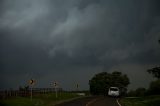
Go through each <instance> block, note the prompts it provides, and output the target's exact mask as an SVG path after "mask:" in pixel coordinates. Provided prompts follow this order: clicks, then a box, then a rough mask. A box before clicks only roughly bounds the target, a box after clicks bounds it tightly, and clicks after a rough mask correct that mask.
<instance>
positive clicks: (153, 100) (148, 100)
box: [120, 95, 160, 106]
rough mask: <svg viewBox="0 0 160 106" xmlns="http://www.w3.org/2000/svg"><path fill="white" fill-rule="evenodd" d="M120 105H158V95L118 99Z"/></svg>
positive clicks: (159, 105) (159, 98)
mask: <svg viewBox="0 0 160 106" xmlns="http://www.w3.org/2000/svg"><path fill="white" fill-rule="evenodd" d="M120 103H121V105H122V106H160V95H157V96H146V97H139V98H123V99H121V100H120Z"/></svg>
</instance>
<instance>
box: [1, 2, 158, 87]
mask: <svg viewBox="0 0 160 106" xmlns="http://www.w3.org/2000/svg"><path fill="white" fill-rule="evenodd" d="M158 3H159V1H158V0H153V1H150V0H141V1H137V0H136V1H135V0H130V1H117V0H27V1H22V0H14V1H11V0H1V1H0V23H1V24H0V44H1V45H0V47H1V51H0V57H1V60H0V63H1V65H0V69H1V72H2V74H1V76H2V77H1V79H2V80H4V83H2V84H1V85H3V86H2V87H1V88H3V87H15V85H16V84H15V83H16V81H17V83H22V82H25V81H22V82H19V80H27V79H29V78H30V77H35V78H37V79H38V80H40V81H41V82H42V83H41V84H40V85H39V86H42V85H45V86H46V85H47V84H48V82H49V81H51V80H57V79H58V80H59V81H61V82H63V83H64V84H65V81H66V82H67V84H69V83H73V81H72V80H71V79H70V78H69V77H70V76H72V77H73V76H77V74H78V76H84V80H83V81H82V80H81V77H78V76H77V77H75V80H77V81H79V82H80V83H81V84H83V83H85V84H83V87H82V89H87V84H88V80H89V79H90V78H91V77H92V76H93V73H96V72H100V71H108V70H111V69H114V68H113V67H117V68H118V67H120V70H121V69H124V70H126V68H124V66H126V67H128V68H132V67H135V66H136V65H137V67H144V65H145V66H146V65H149V66H152V65H153V66H154V65H157V64H159V62H160V55H159V54H160V45H159V44H158V39H159V38H160V13H159V12H158V11H159V10H160V8H159V6H158ZM127 64H133V65H129V66H128V65H127ZM139 65H141V66H139ZM135 69H136V68H135ZM137 69H143V70H142V71H143V72H144V71H145V69H146V68H137ZM140 71H141V70H140ZM124 73H127V74H128V75H130V74H132V72H129V71H124ZM135 73H138V72H137V71H136V72H135ZM63 74H64V75H65V74H68V75H67V76H64V75H63ZM12 75H13V77H16V78H17V80H16V79H14V78H12V77H11V76H12ZM23 76H24V77H23ZM62 77H63V78H62ZM9 78H10V79H14V81H13V82H14V83H13V82H12V81H11V82H10V81H9V80H8V79H9ZM23 78H24V79H23ZM52 78H53V79H52ZM76 78H77V79H76ZM67 79H68V80H67ZM64 80H65V81H64ZM132 80H133V82H134V79H132ZM5 82H6V83H5ZM11 83H12V84H11ZM17 85H18V84H17ZM17 85H16V86H17ZM66 88H69V87H66Z"/></svg>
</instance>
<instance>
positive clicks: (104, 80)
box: [89, 71, 129, 95]
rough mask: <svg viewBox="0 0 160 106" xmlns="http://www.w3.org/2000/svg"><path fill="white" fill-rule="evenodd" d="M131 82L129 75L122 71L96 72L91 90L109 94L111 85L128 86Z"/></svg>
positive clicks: (95, 92)
mask: <svg viewBox="0 0 160 106" xmlns="http://www.w3.org/2000/svg"><path fill="white" fill-rule="evenodd" d="M128 84H129V78H128V77H127V75H125V74H124V75H123V74H122V73H121V72H117V71H116V72H113V73H111V74H110V73H107V72H101V73H98V74H96V75H95V76H94V77H93V78H92V79H91V80H90V81H89V85H90V92H91V93H92V94H96V95H97V94H107V92H108V89H109V87H111V86H116V87H119V88H126V87H127V86H128Z"/></svg>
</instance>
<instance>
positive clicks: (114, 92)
mask: <svg viewBox="0 0 160 106" xmlns="http://www.w3.org/2000/svg"><path fill="white" fill-rule="evenodd" d="M108 95H109V96H113V97H118V96H120V91H119V88H118V87H110V88H109V90H108Z"/></svg>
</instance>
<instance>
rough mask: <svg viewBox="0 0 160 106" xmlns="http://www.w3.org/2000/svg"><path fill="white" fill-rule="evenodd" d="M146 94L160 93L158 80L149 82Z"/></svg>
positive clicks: (159, 81)
mask: <svg viewBox="0 0 160 106" xmlns="http://www.w3.org/2000/svg"><path fill="white" fill-rule="evenodd" d="M148 94H149V95H159V94H160V80H156V81H153V82H151V83H150V86H149V89H148Z"/></svg>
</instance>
